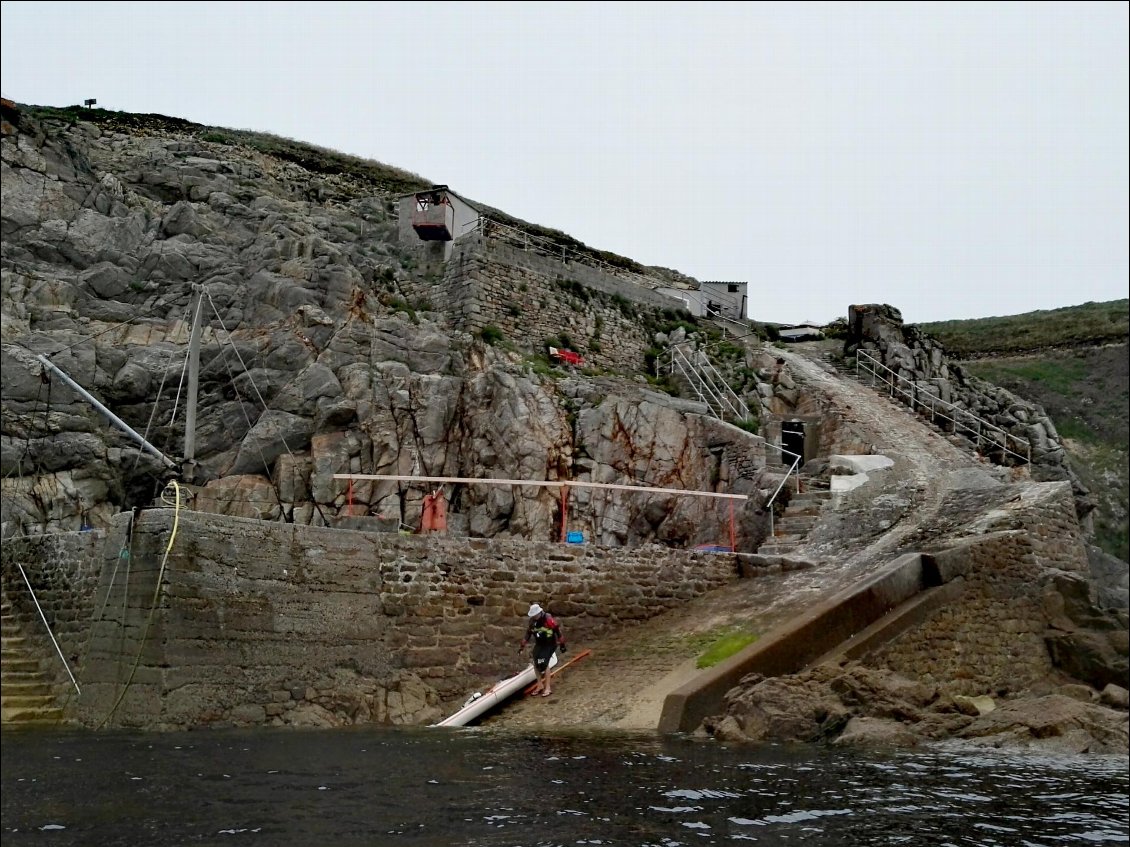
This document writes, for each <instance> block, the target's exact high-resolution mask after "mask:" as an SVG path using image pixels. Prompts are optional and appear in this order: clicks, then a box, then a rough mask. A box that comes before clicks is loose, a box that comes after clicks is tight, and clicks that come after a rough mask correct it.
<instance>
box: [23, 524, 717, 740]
mask: <svg viewBox="0 0 1130 847" xmlns="http://www.w3.org/2000/svg"><path fill="white" fill-rule="evenodd" d="M126 517H127V516H126V515H122V516H119V519H118V521H117V523H119V524H121V523H123V522H124V519H125V518H126ZM174 521H175V524H176V537H175V540H174V543H173V545H172V547H171V549H169V538H170V534H171V532H172V530H173V526H174ZM117 528H118V529H119V530H120V529H121V526H118V527H117ZM167 549H168V555H167V557H166V555H165V554H166V550H167ZM37 552H38V553H42V554H43V555H45V556H47V555H53V550H52V548H51V545H50V544H49V543H44V544H43V545H42V546H41V547H40V548H39V550H38V551H37V549H36V547H35V544H34V542H33V541H29V543H28V547H27V548H26V549H25V550H23V551H21V557H23V558H26V559H28V560H29V562H30V561H31V560H34V559H35V558H36V554H37ZM5 560H6V562H7V551H6V552H5ZM101 561H102V571H101V577H102V579H101V584H100V586H99V589H98V593H97V596H96V597H92V596H91V592H89V591H84V592H75V606H76V608H75V610H74V612H73V616H74V619H75V620H77V621H81V620H86V621H89V620H90V618H91V615H90V609H91V607H92V605H93V604H92V602H91V601H92V600H93V603H96V604H97V605H98V607H99V608H101V607H102V606H103V604H104V606H105V613H104V615H103V616H102V617H101V619H99V620H98V621H96V622H95V623H94V624H93V626H91V627H90V628H89V633H90V638H89V647H88V648H87V649H86V651H85V653H82V654H81V655H79V656H78V657H77V659H78V660H77V661H76V665H77V666H78V669H79V670H78V675H79V678H80V683H81V685H82V697H81V698H80V700H79V701H78V703H77V704H75V705H74V707H73V708H72V709H71V710H70V713H69V715H68V717H71V718H73V719H76V720H78V721H79V722H80V723H82V724H85V725H91V726H99V725H103V724H105V725H110V726H133V727H145V728H176V727H184V726H194V725H200V724H235V725H264V724H291V725H318V726H333V725H342V724H351V723H364V722H389V723H415V722H427V721H431V720H433V719H436V718H438V717H440V716H441V714H442V712H443V711H444V709H445V708H447V707H448V706H449V705H450V702H451V701H452V699H453V698H458V697H461V696H462V695H464V694H466V693H467V692H468V691H470V690H473V689H475V688H482V687H484V683H488V684H489V683H490V682H493V681H495V680H496V679H499V678H502V677H504V676H509V675H510V674H512V673H515V672H516V671H518V670H520V669H521V667H522V666H523V665H524V662H525V661H526V660H525V659H523V658H522V657H519V656H518V655H517V647H518V642H519V641H520V640H521V637H522V635H523V633H524V629H525V624H526V618H525V611H526V609H527V608H528V606H529V604H530V603H531V602H534V601H537V602H539V603H541V604H542V605H543V606H546V607H547V608H549V609H550V610H551V611H552V612H553V613H554V614H557V615H560V617H561V620H562V623H563V626H564V628H565V633H566V635H567V638H568V641H570V642H571V643H572V644H573V645H574V646H576V645H579V644H583V643H584V642H585V641H586V639H589V638H594V637H597V636H598V635H600V634H602V633H604V632H606V631H607V630H608V629H609V628H611V627H615V626H619V625H622V624H624V623H628V622H632V621H642V620H646V619H648V618H651V617H653V616H655V615H658V614H660V613H662V612H664V611H667V610H669V609H671V608H674V607H675V606H676V605H679V604H681V603H684V602H686V601H688V600H690V599H692V598H694V597H697V596H699V595H701V594H703V593H705V592H707V591H709V590H711V589H713V588H716V587H718V586H720V585H723V584H725V583H727V582H729V581H731V580H733V579H736V578H737V564H736V562H735V559H734V557H732V556H725V555H717V554H705V553H694V552H690V551H683V550H673V549H667V548H661V547H640V548H635V549H629V550H625V549H608V548H598V547H591V546H583V545H578V546H574V545H568V546H566V545H558V544H550V543H534V542H525V541H519V540H486V539H450V538H443V537H439V536H410V537H405V536H398V535H388V534H381V533H363V532H355V531H351V530H334V529H325V528H317V527H307V526H297V525H293V524H280V523H274V522H266V521H254V520H247V519H238V518H230V517H222V516H218V515H208V514H202V513H195V512H183V511H182V512H181V513H180V515H179V516H178V517H174V513H173V511H172V510H163V509H156V510H150V511H145V512H143V513H141V516H140V517H139V519H138V521H137V523H136V526H135V528H134V535H133V542H132V545H131V548H130V561H131V571H130V576H129V582H128V586H127V583H126V580H125V579H124V574H123V573H121V572H119V573H118V574H117V579H116V580H115V582H114V584H113V586H111V585H110V575H111V571H112V568H111V567H109V566H110V565H111V564H112V561H113V560H112V558H103V559H102V560H101ZM33 568H34V564H33ZM158 579H160V580H161V584H162V586H163V588H162V590H161V593H160V599H159V601H158V603H157V605H156V608H155V609H154V608H153V604H152V600H153V597H154V590H155V586H156V585H157V584H158V583H157V580H158ZM80 595H81V596H80ZM107 595H108V596H107ZM123 595H124V600H123ZM123 608H124V615H123ZM127 680H128V681H129V685H128V688H127V687H126V681H127ZM123 690H124V691H125V694H124V696H122V692H123Z"/></svg>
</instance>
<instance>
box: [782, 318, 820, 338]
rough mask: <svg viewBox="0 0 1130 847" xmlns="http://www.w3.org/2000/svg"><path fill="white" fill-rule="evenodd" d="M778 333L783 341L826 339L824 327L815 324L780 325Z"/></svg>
mask: <svg viewBox="0 0 1130 847" xmlns="http://www.w3.org/2000/svg"><path fill="white" fill-rule="evenodd" d="M777 333H778V335H779V337H780V339H781V340H782V341H821V340H823V338H824V329H823V327H820V326H817V325H816V323H815V322H811V321H810V322H808V323H802V324H794V325H789V324H780V325H779V326H778V327H777Z"/></svg>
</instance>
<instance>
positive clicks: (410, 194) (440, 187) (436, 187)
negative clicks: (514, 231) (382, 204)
mask: <svg viewBox="0 0 1130 847" xmlns="http://www.w3.org/2000/svg"><path fill="white" fill-rule="evenodd" d="M432 191H442V192H444V193H445V194H451V195H454V196H455V197H458V198H459V199H460V201H462V202H463V203H466V204H467V205H468V206H470V207H471V208H472V209H474V210H475V211H476V212H478V213H479V214H480V215H481V214H482V209H480V208H479V207H478V206H476V205H475V204H474V203H472V202H471V201H470V200H468V199H467V198H466V197H464V196H463V195H462V194H460V193H459V192H457V191H452V190H451V189H450V188H448V187H447V186H446V185H433V186H432V187H431V188H421V189H420V190H419V191H409V192H408V193H407V194H401V195H399V197H397V199H398V200H399V199H402V198H404V197H415V196H416V195H417V194H428V193H429V192H432Z"/></svg>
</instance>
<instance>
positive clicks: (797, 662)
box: [659, 553, 932, 732]
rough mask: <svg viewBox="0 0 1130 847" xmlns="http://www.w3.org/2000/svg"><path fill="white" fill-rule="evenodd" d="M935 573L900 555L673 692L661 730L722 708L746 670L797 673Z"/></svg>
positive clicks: (914, 557)
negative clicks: (857, 584)
mask: <svg viewBox="0 0 1130 847" xmlns="http://www.w3.org/2000/svg"><path fill="white" fill-rule="evenodd" d="M931 579H932V577H931V574H930V573H929V572H928V571H927V570H925V569H924V568H923V563H922V558H921V557H920V556H919V555H918V554H916V553H914V554H908V555H905V556H902V557H900V558H898V559H897V560H895V561H894V562H893V563H892V564H891V565H889V566H888V567H887V568H885V569H884V570H883V571H882V572H881V573H879V574H878V575H876V576H875V577H873V578H872V579H871V580H869V581H868V582H866V583H865V584H864V585H862V586H860V587H858V588H853V589H850V590H849V591H846V592H843V593H841V594H839V595H837V596H835V597H833V598H831V599H830V600H827V601H825V602H823V603H820V604H818V605H817V606H816V607H815V608H813V609H812V610H811V611H810V612H808V613H807V614H806V615H804V616H802V617H801V618H799V619H797V620H795V621H793V622H791V623H789V624H787V625H785V626H783V627H780V628H778V629H776V630H774V631H773V632H770V633H768V634H767V635H766V636H765V637H763V638H761V639H760V640H759V641H757V642H756V643H754V644H752V645H750V646H749V647H747V648H746V649H745V650H742V651H741V652H740V653H737V654H735V655H733V656H731V657H730V658H729V659H727V660H726V661H724V662H721V663H719V664H718V665H716V666H715V667H713V668H711V669H709V670H707V671H705V672H704V673H702V674H701V675H699V676H697V677H696V678H695V679H694V680H693V681H691V682H689V683H687V684H686V685H684V686H683V687H682V688H679V689H677V690H675V691H673V692H672V693H670V694H668V695H667V698H666V700H664V703H663V712H662V715H661V716H660V719H659V730H660V732H689V731H690V730H693V729H694V728H695V727H697V726H698V725H699V723H701V722H702V719H703V718H705V717H707V716H708V715H712V714H716V713H718V712H719V711H721V707H722V701H723V698H724V697H725V696H726V692H727V691H729V690H730V689H731V688H733V687H734V686H735V685H737V684H738V681H739V680H740V679H741V678H742V677H743V676H745V675H746V674H750V673H759V674H762V675H763V676H780V675H782V674H789V673H796V672H797V671H799V670H801V669H803V668H804V667H805V665H807V664H808V663H809V662H811V661H813V660H814V659H817V658H819V657H820V656H822V655H824V654H825V653H827V652H829V651H830V650H832V649H834V648H835V647H837V646H838V645H840V644H842V643H843V642H844V641H846V640H847V639H849V638H851V636H852V635H854V634H855V633H857V632H860V631H861V630H863V629H864V628H866V627H867V626H869V625H870V624H872V623H873V622H875V621H877V620H879V619H880V618H882V617H883V616H884V615H886V614H887V613H888V612H890V611H891V610H892V609H894V608H895V607H896V606H898V605H899V604H900V603H902V602H904V601H906V600H908V599H910V598H911V597H913V596H914V595H916V594H917V593H918V592H920V591H921V590H922V589H923V588H925V587H927V586H928V585H929V584H931Z"/></svg>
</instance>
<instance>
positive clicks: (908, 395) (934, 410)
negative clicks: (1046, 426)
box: [855, 350, 1032, 464]
mask: <svg viewBox="0 0 1130 847" xmlns="http://www.w3.org/2000/svg"><path fill="white" fill-rule="evenodd" d="M861 359H863V360H866V365H864V366H861V364H860V360H861ZM861 367H862V369H863V370H864V371H865V372H867V373H869V374H871V377H872V381H871V385H872V387H874V385H875V379H878V380H879V381H880V382H882V383H883V384H884V385H886V386H888V387H889V389H890V395H891V396H892V397H894V396H895V395H896V394H897V395H898V396H899V397H900V398H902V399H903V402H905V403H906V405H908V406H910V407H911V408H912V409H916V408H917V407H918V406H921V407H922V408H923V409H929V410H930V418H931V420H934V419H935V418H941V419H942V420H947V421H950V422H951V423H953V427H954V428H953V431H954V433H957V432H958V427H959V426H961V427H963V428H964V429H965V431H966V433H968V434H971V435H974V436H975V439H976V445H977V449H978V450H980V449H981V438H982V430H983V429H985V430H992V431H994V432H999V433H1000V434H1001V436H1002V440H1001V441H997V440H995V439H991V438H988V437H987V436H986V440H987V441H988V442H989V443H990V444H992V445H993V446H994V447H999V448H1000V449H1001V450H1003V451H1004V452H1006V453H1008V454H1010V455H1012V456H1015V457H1016V458H1018V459H1023V460H1024V461H1025V462H1027V463H1028V464H1032V445H1031V443H1029V442H1028V440H1027V439H1025V438H1021V437H1020V436H1019V435H1013V434H1012V433H1011V432H1009V431H1008V430H1006V429H1003V428H1001V427H999V426H997V425H996V424H992V423H989V422H988V421H986V420H984V419H982V418H979V417H977V416H976V415H975V414H973V413H972V412H970V411H969V410H967V409H962V408H961V407H960V406H957V405H955V404H953V403H950V402H948V401H946V400H943V399H942V398H941V397H939V396H938V395H936V394H933V393H931V392H930V391H928V390H926V389H924V388H920V387H919V386H918V384H917V383H915V382H914V381H912V380H909V379H907V378H906V377H904V376H902V375H900V374H898V373H896V372H895V371H894V370H893V369H891V368H889V367H887V366H886V365H884V364H883V363H882V362H880V361H879V360H878V359H876V358H875V357H874V356H871V355H870V354H868V353H866V352H864V351H863V350H857V351H856V353H855V374H856V376H857V377H858V376H859V371H860V369H861ZM879 368H881V369H882V370H884V371H887V372H889V373H890V374H891V375H892V377H893V379H890V380H888V379H885V378H884V376H883V375H882V374H881V373H879V371H878V369H879ZM899 381H901V382H905V383H909V384H910V386H911V387H912V390H911V391H907V390H905V389H903V388H901V387H897V383H898V382H899ZM922 395H925V396H926V397H928V398H930V403H929V405H927V404H926V403H924V402H922V400H921V399H920V397H921V396H922ZM939 407H942V408H945V409H949V410H952V411H953V413H954V415H956V414H957V413H959V412H960V413H962V414H964V415H965V416H966V417H968V418H971V419H972V420H973V421H974V422H975V423H976V429H973V428H971V427H970V426H969V424H967V423H963V422H961V421H959V420H958V419H957V417H949V416H948V415H946V414H943V413H941V412H939V411H938V408H939ZM1010 439H1011V440H1012V442H1013V443H1015V444H1022V445H1023V446H1024V448H1025V454H1026V455H1021V454H1020V453H1017V452H1016V451H1015V450H1011V449H1009V447H1008V443H1009V440H1010Z"/></svg>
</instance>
